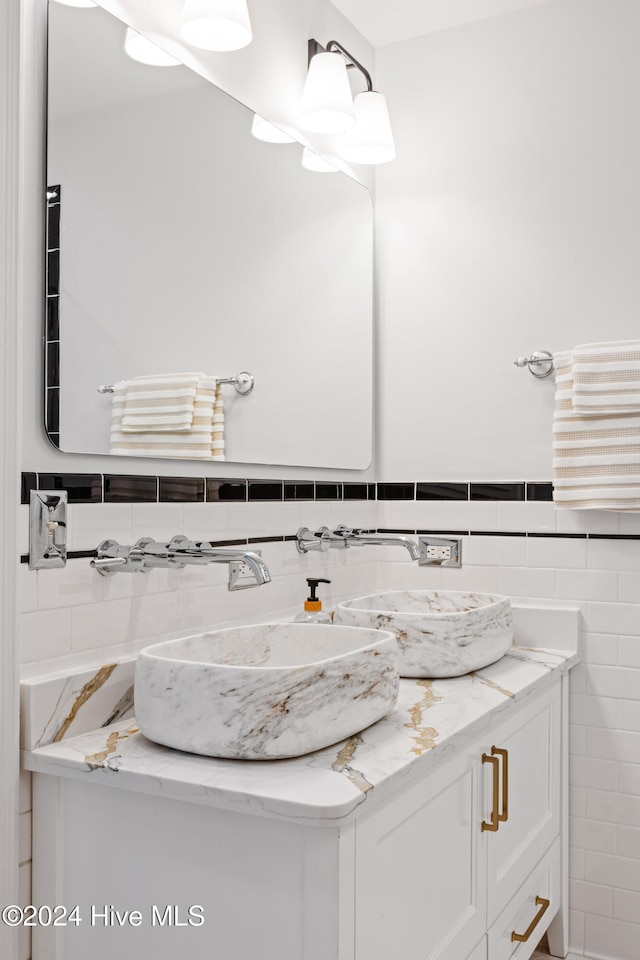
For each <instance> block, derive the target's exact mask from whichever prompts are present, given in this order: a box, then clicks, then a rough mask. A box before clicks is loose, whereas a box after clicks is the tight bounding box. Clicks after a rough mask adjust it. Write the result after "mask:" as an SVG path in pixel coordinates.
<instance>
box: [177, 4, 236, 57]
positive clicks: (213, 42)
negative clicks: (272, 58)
mask: <svg viewBox="0 0 640 960" xmlns="http://www.w3.org/2000/svg"><path fill="white" fill-rule="evenodd" d="M180 36H181V37H182V39H183V40H185V41H186V42H187V43H189V44H191V46H193V47H200V48H201V49H203V50H220V51H225V50H240V49H242V47H246V46H247V45H248V44H250V43H251V38H252V36H253V34H252V32H251V21H250V20H249V11H248V9H247V0H185V4H184V8H183V11H182V25H181V27H180Z"/></svg>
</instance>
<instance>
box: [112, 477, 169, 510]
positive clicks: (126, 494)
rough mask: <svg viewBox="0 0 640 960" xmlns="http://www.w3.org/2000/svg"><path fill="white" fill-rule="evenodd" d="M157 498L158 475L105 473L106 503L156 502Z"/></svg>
mask: <svg viewBox="0 0 640 960" xmlns="http://www.w3.org/2000/svg"><path fill="white" fill-rule="evenodd" d="M157 500H158V478H157V477H128V476H119V475H112V474H106V475H105V478H104V502H105V503H155V502H157Z"/></svg>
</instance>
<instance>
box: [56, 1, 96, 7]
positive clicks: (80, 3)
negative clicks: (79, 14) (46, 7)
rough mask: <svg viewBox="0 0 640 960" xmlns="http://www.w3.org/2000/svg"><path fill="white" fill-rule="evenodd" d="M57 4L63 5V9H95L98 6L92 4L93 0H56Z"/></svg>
mask: <svg viewBox="0 0 640 960" xmlns="http://www.w3.org/2000/svg"><path fill="white" fill-rule="evenodd" d="M58 3H63V4H64V5H65V7H97V6H98V4H97V3H94V2H93V0H58Z"/></svg>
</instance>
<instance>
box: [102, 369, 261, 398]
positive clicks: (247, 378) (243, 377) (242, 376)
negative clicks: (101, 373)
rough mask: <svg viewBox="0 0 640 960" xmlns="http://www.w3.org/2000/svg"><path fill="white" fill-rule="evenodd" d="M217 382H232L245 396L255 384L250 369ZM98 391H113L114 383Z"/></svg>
mask: <svg viewBox="0 0 640 960" xmlns="http://www.w3.org/2000/svg"><path fill="white" fill-rule="evenodd" d="M217 382H218V383H232V384H233V385H234V387H235V388H236V390H237V392H238V393H239V394H240V395H241V396H243V397H246V396H248V395H249V394H250V393H251V391H252V390H253V387H254V384H255V381H254V378H253V374H252V373H249V371H248V370H241V371H240V373H237V374H236V375H235V377H218V378H217ZM98 393H113V384H112V383H107V384H102V385H101V386H99V387H98Z"/></svg>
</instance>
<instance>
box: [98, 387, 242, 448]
mask: <svg viewBox="0 0 640 960" xmlns="http://www.w3.org/2000/svg"><path fill="white" fill-rule="evenodd" d="M129 383H131V381H122V382H121V383H117V384H115V386H114V392H113V404H112V409H111V453H113V454H116V455H119V456H129V457H168V458H174V459H181V460H224V459H225V454H224V411H223V408H222V396H221V387H220V384H219V383H217V380H216V377H207V376H205V375H204V374H200V375H199V379H198V381H197V384H196V388H195V393H194V397H193V402H192V413H191V422H190V425H189V427H188V428H187V429H184V426H183V424H180V425H179V426H178V427H177V428H176V429H174V430H168V429H166V424H165V425H163V428H162V429H156V428H154V429H150V430H147V431H141V430H137V431H131V430H129V431H125V430H124V429H123V418H124V415H125V409H126V401H127V387H128V384H129ZM145 416H146V414H145Z"/></svg>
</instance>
